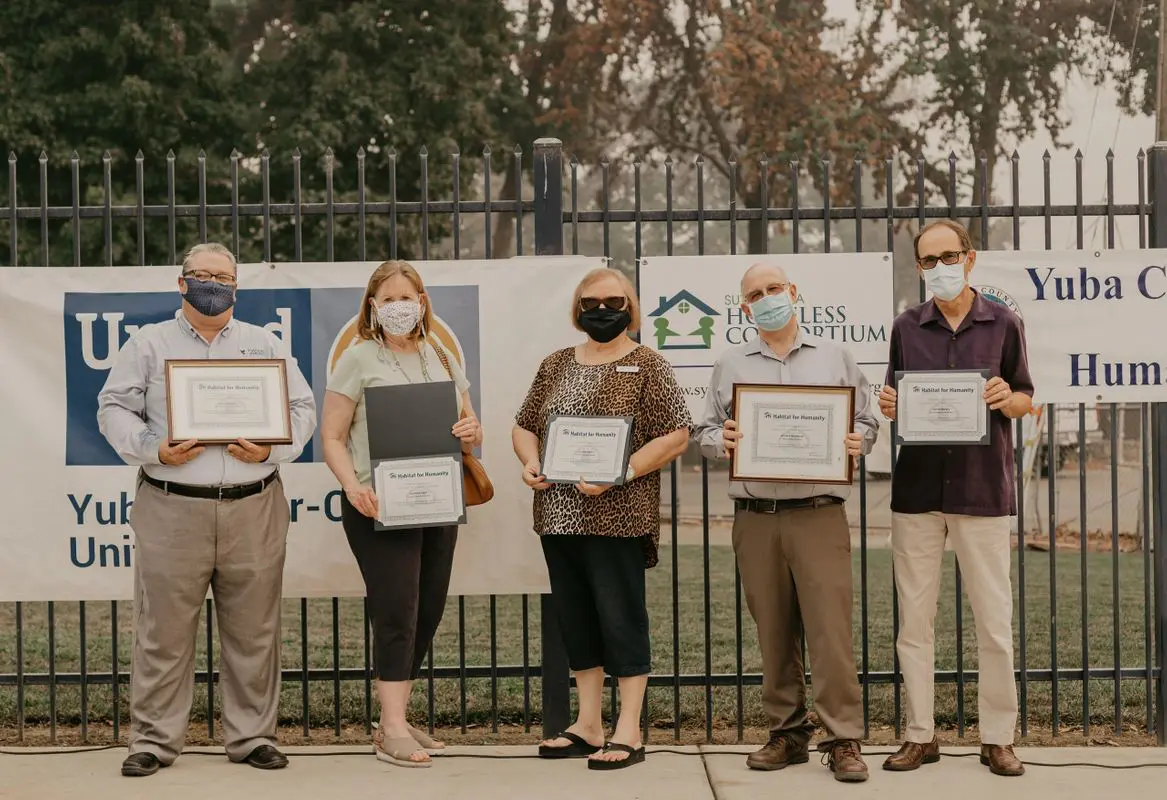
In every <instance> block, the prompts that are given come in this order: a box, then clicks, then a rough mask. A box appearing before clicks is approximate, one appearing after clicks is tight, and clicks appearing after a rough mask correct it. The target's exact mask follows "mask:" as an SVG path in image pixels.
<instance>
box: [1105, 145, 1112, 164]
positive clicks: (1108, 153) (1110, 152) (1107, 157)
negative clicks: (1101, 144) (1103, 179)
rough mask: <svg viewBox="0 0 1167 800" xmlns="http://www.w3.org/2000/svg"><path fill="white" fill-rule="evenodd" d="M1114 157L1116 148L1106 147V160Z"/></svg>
mask: <svg viewBox="0 0 1167 800" xmlns="http://www.w3.org/2000/svg"><path fill="white" fill-rule="evenodd" d="M1113 158H1114V148H1113V147H1108V148H1106V160H1107V161H1110V160H1112V159H1113Z"/></svg>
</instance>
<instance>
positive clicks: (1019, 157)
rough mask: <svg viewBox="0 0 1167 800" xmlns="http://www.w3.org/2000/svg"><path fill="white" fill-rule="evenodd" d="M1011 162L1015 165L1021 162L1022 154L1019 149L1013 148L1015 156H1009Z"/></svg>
mask: <svg viewBox="0 0 1167 800" xmlns="http://www.w3.org/2000/svg"><path fill="white" fill-rule="evenodd" d="M1009 160H1010V161H1012V162H1013V163H1014V164H1016V163H1017V162H1018V161H1020V160H1021V154H1020V153H1018V152H1017V148H1013V155H1011V156H1009Z"/></svg>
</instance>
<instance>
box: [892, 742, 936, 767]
mask: <svg viewBox="0 0 1167 800" xmlns="http://www.w3.org/2000/svg"><path fill="white" fill-rule="evenodd" d="M939 760H940V744H939V743H938V742H937V741H936V737H935V736H933V737H932V741H930V742H928V744H917V743H916V742H904V743H903V744H902V745H900V749H899V750H897V751H896V752H895V753H893V754H892V755H890V756H888V757H887V760H886V761H884V762H883V768H884V769H887V770H891V771H892V772H910V771H911V770H914V769H919V768H920V765H921V764H935V763H936V762H937V761H939Z"/></svg>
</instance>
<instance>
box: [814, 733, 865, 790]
mask: <svg viewBox="0 0 1167 800" xmlns="http://www.w3.org/2000/svg"><path fill="white" fill-rule="evenodd" d="M859 753H860V747H859V742H857V741H855V740H854V739H839V740H838V741H834V742H831V744H830V745H828V749H827V752H826V754H825V755H824V758H823V760H824V761H826V762H827V766H828V767H830V768H831V772H833V773H835V780H837V781H844V782H846V783H860V782H862V781H865V780H867V764H865V763H864V761H863V756H861V755H860V754H859Z"/></svg>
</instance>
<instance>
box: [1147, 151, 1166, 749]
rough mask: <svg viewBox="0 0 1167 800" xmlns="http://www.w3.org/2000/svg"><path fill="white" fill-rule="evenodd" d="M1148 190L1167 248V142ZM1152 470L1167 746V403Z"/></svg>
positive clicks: (1155, 239)
mask: <svg viewBox="0 0 1167 800" xmlns="http://www.w3.org/2000/svg"><path fill="white" fill-rule="evenodd" d="M1147 170H1148V176H1147V177H1148V180H1149V184H1148V188H1149V189H1150V196H1151V211H1150V231H1149V232H1150V245H1151V247H1153V248H1160V247H1167V142H1156V143H1155V145H1154V146H1153V147H1151V149H1150V151H1149V153H1148V161H1147ZM1150 466H1151V469H1152V471H1153V472H1152V479H1153V481H1154V483H1153V487H1154V488H1153V492H1152V497H1153V498H1154V516H1153V524H1152V537H1153V538H1152V540H1151V543H1152V546H1151V554H1152V558H1154V560H1155V661H1156V663H1157V666H1158V668H1159V679H1158V681H1157V683H1156V686H1155V733H1156V738H1157V739H1158V743H1159V745H1160V746H1161V747H1162V746H1167V676H1165V675H1164V667H1165V666H1167V403H1155V404H1154V405H1153V407H1152V411H1151V465H1150Z"/></svg>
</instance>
